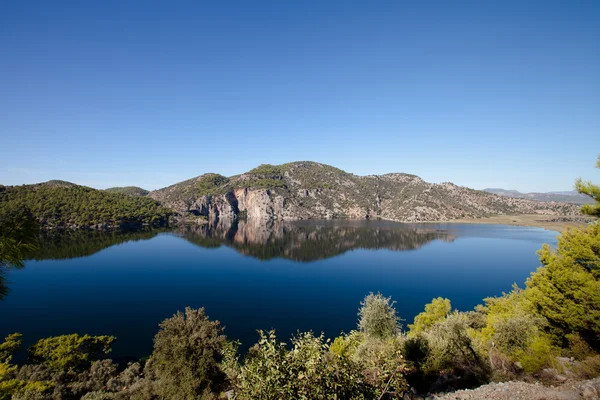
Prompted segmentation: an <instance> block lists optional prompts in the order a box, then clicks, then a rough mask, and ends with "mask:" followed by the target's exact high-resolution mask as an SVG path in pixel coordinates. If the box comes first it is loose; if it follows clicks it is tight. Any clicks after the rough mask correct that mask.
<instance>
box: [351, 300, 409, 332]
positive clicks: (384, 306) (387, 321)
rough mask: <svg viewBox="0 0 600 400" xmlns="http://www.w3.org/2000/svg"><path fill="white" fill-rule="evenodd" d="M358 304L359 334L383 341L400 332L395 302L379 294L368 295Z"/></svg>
mask: <svg viewBox="0 0 600 400" xmlns="http://www.w3.org/2000/svg"><path fill="white" fill-rule="evenodd" d="M360 304H361V308H360V309H359V311H358V317H359V321H358V328H359V330H360V331H361V332H364V333H365V334H366V335H367V336H372V337H376V338H380V339H385V338H389V337H392V336H394V335H396V334H397V333H398V332H399V331H400V326H399V321H400V319H399V318H398V316H397V315H396V309H395V308H394V304H395V302H394V301H392V299H391V297H384V296H383V295H382V294H381V293H377V294H373V293H370V294H369V295H367V297H365V299H364V300H363V301H362V302H361V303H360Z"/></svg>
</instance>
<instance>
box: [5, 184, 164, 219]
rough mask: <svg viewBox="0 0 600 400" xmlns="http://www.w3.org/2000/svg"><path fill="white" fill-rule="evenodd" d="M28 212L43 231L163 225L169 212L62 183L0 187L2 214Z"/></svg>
mask: <svg viewBox="0 0 600 400" xmlns="http://www.w3.org/2000/svg"><path fill="white" fill-rule="evenodd" d="M15 208H16V209H28V210H29V211H30V212H31V213H32V214H33V215H34V216H35V217H36V219H37V220H38V221H39V223H40V225H41V227H42V228H43V229H54V228H67V229H76V228H115V227H119V226H124V225H163V224H166V223H167V222H168V219H169V216H170V215H171V214H172V211H171V210H170V209H168V208H165V207H163V206H161V205H160V204H159V203H158V202H156V201H155V200H153V199H150V198H148V197H139V196H138V197H136V196H128V195H125V194H121V193H110V192H106V191H104V190H96V189H92V188H89V187H86V186H79V185H75V184H72V183H68V182H62V181H49V182H46V183H39V184H34V185H21V186H0V218H1V217H2V214H3V211H8V210H11V209H15Z"/></svg>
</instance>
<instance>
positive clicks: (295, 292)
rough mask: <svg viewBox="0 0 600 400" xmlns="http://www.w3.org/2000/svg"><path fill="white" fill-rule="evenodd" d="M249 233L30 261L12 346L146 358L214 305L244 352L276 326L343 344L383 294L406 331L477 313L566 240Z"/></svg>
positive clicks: (547, 236) (445, 229) (481, 231)
mask: <svg viewBox="0 0 600 400" xmlns="http://www.w3.org/2000/svg"><path fill="white" fill-rule="evenodd" d="M241 231H242V229H240V228H237V231H235V232H233V233H232V231H231V230H229V231H228V230H227V229H225V230H224V231H223V230H221V231H218V232H217V231H216V230H215V232H200V233H199V234H198V232H196V233H195V234H193V235H192V234H190V232H163V233H158V234H156V235H155V236H153V237H152V235H151V236H150V238H149V239H147V240H137V241H127V237H124V239H123V240H124V241H123V242H122V243H120V244H115V245H112V246H109V247H106V248H104V249H100V250H97V251H96V252H95V253H93V254H91V255H89V256H81V257H75V258H66V259H65V258H63V259H54V260H53V259H45V260H37V261H34V260H31V261H28V262H27V263H26V266H25V268H23V269H18V270H16V269H15V270H9V271H8V272H7V276H6V279H7V284H8V286H9V289H10V293H9V294H8V296H7V297H6V298H4V300H3V301H0V336H5V335H6V334H8V333H12V332H21V333H22V334H23V335H24V340H25V346H27V345H30V344H32V343H33V342H35V341H36V340H38V339H40V338H43V337H48V336H53V335H60V334H67V333H82V334H83V333H89V334H93V335H114V336H117V338H118V340H117V342H116V343H115V345H114V347H113V356H114V357H128V356H133V357H142V356H145V355H148V354H149V353H150V352H151V349H152V338H153V336H154V334H155V333H156V332H157V330H158V324H159V322H160V321H161V320H163V319H165V318H167V317H169V316H171V315H172V314H173V313H174V312H176V311H177V310H183V309H184V308H185V307H186V306H190V307H205V308H206V311H207V313H208V315H209V316H210V317H211V318H213V319H218V320H220V321H221V322H222V324H223V325H224V326H225V329H226V334H227V336H228V337H230V338H232V339H238V340H241V341H242V343H243V346H244V347H247V346H249V345H251V344H253V343H254V342H255V341H256V339H257V333H256V330H257V329H270V328H275V329H276V330H277V334H278V336H279V337H280V338H281V339H282V340H287V339H288V338H289V337H290V335H292V334H293V333H295V332H296V331H297V330H301V331H306V330H313V331H316V332H321V331H323V332H324V333H325V334H326V335H327V336H328V337H335V336H337V335H338V334H339V333H340V332H341V331H345V332H348V331H350V330H351V329H354V328H355V327H356V323H357V310H358V307H359V303H360V301H361V300H362V299H363V297H364V296H365V295H366V294H368V293H369V292H371V291H372V292H378V291H379V292H381V293H383V294H384V295H386V296H391V297H392V298H393V300H395V301H397V303H396V306H397V310H398V313H399V314H400V316H401V317H402V318H403V319H405V320H406V321H405V323H404V324H405V325H406V324H408V323H411V322H412V319H413V317H414V316H415V315H416V314H417V313H419V312H421V311H422V310H423V307H424V305H425V304H426V303H428V302H429V301H431V299H432V298H434V297H438V296H442V297H447V298H449V299H451V301H452V305H453V307H455V308H457V309H460V310H469V309H472V308H473V307H474V306H475V305H477V304H479V303H481V301H482V299H483V298H485V297H489V296H494V295H500V294H501V293H502V292H503V291H509V290H510V289H511V286H512V284H513V283H514V282H516V283H518V284H519V285H521V286H523V283H524V281H525V279H526V278H527V276H528V275H529V274H530V273H531V272H532V271H534V270H535V269H536V268H537V267H538V266H539V260H538V258H537V256H536V254H535V252H536V250H538V249H539V248H540V247H541V245H542V243H550V244H552V245H554V244H555V243H556V239H555V236H556V232H552V231H546V230H543V229H536V228H522V227H509V226H498V225H454V224H452V225H450V224H448V225H430V224H428V225H420V226H419V225H402V224H390V223H377V222H373V221H371V222H361V223H358V222H357V223H343V222H340V223H331V222H323V223H318V222H314V223H304V224H303V225H301V229H300V230H298V229H297V228H286V229H283V230H282V229H279V231H280V232H279V234H276V235H275V236H277V237H274V234H273V233H272V232H269V230H267V236H268V237H266V238H265V237H260V232H258V233H257V229H256V228H252V229H250V228H249V227H246V229H245V230H244V231H243V232H241ZM261 232H262V234H263V236H265V235H264V230H261ZM242 233H243V234H242ZM382 234H385V235H387V236H386V238H385V239H382ZM396 234H398V235H400V236H399V237H398V238H396V236H395V235H396ZM192 236H193V237H196V238H198V237H201V238H202V239H203V240H204V239H207V238H208V239H212V240H213V242H214V243H212V244H211V245H210V247H202V246H199V245H198V244H194V243H192V242H193V241H194V240H193V239H190V237H192ZM325 236H326V237H327V238H328V239H327V241H326V240H325V239H324V237H325ZM373 240H374V241H375V242H373ZM406 241H409V242H410V244H409V245H405V242H406ZM240 243H241V244H240ZM365 243H366V244H365ZM300 245H301V246H303V247H302V249H304V250H302V251H301V252H300V253H298V251H297V249H298V248H299V247H300ZM404 247H406V248H409V249H404V250H399V248H404ZM332 248H336V249H338V250H336V251H333V252H330V251H329V249H332ZM249 254H253V255H249ZM256 254H267V256H264V257H261V258H262V259H260V258H257V257H256ZM298 254H300V255H298ZM305 254H309V255H308V256H306V255H305ZM45 257H48V258H51V257H50V256H48V255H46V256H45ZM38 258H39V257H38ZM57 258H59V257H57Z"/></svg>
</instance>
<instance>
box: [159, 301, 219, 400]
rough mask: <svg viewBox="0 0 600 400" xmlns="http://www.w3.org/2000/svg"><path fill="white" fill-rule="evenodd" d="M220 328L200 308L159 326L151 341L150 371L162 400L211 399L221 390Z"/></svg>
mask: <svg viewBox="0 0 600 400" xmlns="http://www.w3.org/2000/svg"><path fill="white" fill-rule="evenodd" d="M226 343H227V342H226V339H225V336H224V335H223V328H222V327H221V324H220V323H219V322H218V321H210V320H209V319H208V316H207V315H206V313H205V312H204V308H200V309H197V310H196V309H192V308H189V307H187V308H186V309H185V313H182V312H177V313H176V314H175V315H173V317H171V318H168V319H166V320H164V321H163V322H162V323H161V324H160V331H159V332H158V333H157V334H156V336H155V337H154V351H153V353H152V358H151V361H152V363H151V370H152V373H153V374H154V375H155V377H156V380H157V381H156V384H155V390H156V392H157V394H158V395H159V396H161V397H162V398H165V399H173V400H178V399H181V400H187V399H197V398H200V399H211V398H213V397H214V393H219V392H220V391H221V390H222V389H223V388H224V383H225V374H224V373H223V371H222V370H221V368H220V365H219V363H220V362H221V360H222V358H223V353H224V349H225V347H226Z"/></svg>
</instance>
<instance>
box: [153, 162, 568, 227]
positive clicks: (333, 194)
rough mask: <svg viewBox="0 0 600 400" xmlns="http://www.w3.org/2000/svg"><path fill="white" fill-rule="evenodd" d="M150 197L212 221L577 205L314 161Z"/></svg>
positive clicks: (202, 179)
mask: <svg viewBox="0 0 600 400" xmlns="http://www.w3.org/2000/svg"><path fill="white" fill-rule="evenodd" d="M149 196H150V197H151V198H153V199H155V200H157V201H159V202H161V203H162V204H164V205H166V206H168V207H170V208H172V209H174V210H176V211H177V212H179V213H180V214H182V215H186V214H193V215H202V216H206V217H207V218H209V219H211V220H214V219H217V218H228V219H230V218H236V217H239V216H243V217H246V218H248V219H259V220H300V219H369V218H381V219H386V220H392V221H400V222H420V221H448V220H453V219H457V218H472V217H484V216H490V215H501V214H535V213H539V214H550V215H578V214H579V207H578V206H576V205H573V204H566V203H558V202H544V203H541V202H537V201H532V200H527V199H518V198H508V197H501V196H497V195H495V194H492V193H487V192H483V191H478V190H473V189H469V188H466V187H461V186H457V185H454V184H452V183H441V184H434V183H428V182H425V181H424V180H423V179H421V178H419V177H418V176H415V175H409V174H402V173H394V174H386V175H369V176H357V175H353V174H350V173H347V172H345V171H342V170H340V169H338V168H335V167H332V166H329V165H325V164H319V163H315V162H294V163H289V164H283V165H277V166H274V165H261V166H259V167H257V168H255V169H253V170H251V171H249V172H247V173H244V174H241V175H236V176H232V177H224V176H222V175H219V174H212V173H211V174H205V175H201V176H198V177H196V178H193V179H189V180H187V181H184V182H180V183H177V184H175V185H172V186H169V187H166V188H164V189H160V190H155V191H152V192H150V194H149Z"/></svg>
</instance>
